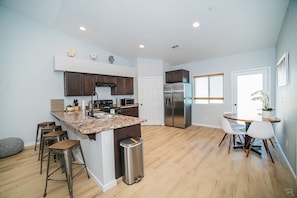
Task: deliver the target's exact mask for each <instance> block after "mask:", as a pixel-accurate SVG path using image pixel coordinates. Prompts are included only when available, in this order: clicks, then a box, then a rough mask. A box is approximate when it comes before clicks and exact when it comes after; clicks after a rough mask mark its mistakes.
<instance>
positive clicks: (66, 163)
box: [43, 140, 90, 198]
mask: <svg viewBox="0 0 297 198" xmlns="http://www.w3.org/2000/svg"><path fill="white" fill-rule="evenodd" d="M78 147H79V151H80V153H81V156H82V160H83V162H82V163H75V164H76V165H80V166H81V168H80V170H79V171H77V172H76V171H75V172H76V173H75V175H73V173H72V165H73V163H72V158H73V155H72V152H73V151H74V150H75V149H78ZM52 154H59V155H61V160H62V164H61V166H60V167H59V168H57V169H56V170H54V171H52V172H51V173H50V172H49V169H50V156H51V155H52ZM61 168H62V169H63V168H64V170H65V176H66V180H59V179H54V178H50V177H51V176H52V175H54V174H55V173H56V172H57V171H58V170H60V169H61ZM83 170H85V171H86V173H87V176H88V178H90V176H89V173H88V170H87V165H86V161H85V158H84V155H83V152H82V148H81V145H80V141H78V140H63V141H60V142H57V143H55V144H53V145H51V146H50V147H49V153H48V162H47V172H46V183H45V189H44V193H43V196H44V197H45V196H46V190H47V185H48V180H55V181H66V182H67V186H68V192H69V196H70V197H71V198H72V197H73V179H74V178H75V177H76V176H78V175H80V174H81V173H82V172H83Z"/></svg>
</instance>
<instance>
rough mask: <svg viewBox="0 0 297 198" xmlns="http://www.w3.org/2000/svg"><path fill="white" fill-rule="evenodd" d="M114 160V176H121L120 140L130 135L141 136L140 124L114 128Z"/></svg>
mask: <svg viewBox="0 0 297 198" xmlns="http://www.w3.org/2000/svg"><path fill="white" fill-rule="evenodd" d="M113 136H114V161H115V178H116V179H117V178H119V177H121V176H123V172H122V162H121V161H122V160H121V155H122V154H121V146H120V142H121V141H122V140H124V139H127V138H130V137H141V126H140V124H137V125H132V126H128V127H124V128H119V129H114V132H113Z"/></svg>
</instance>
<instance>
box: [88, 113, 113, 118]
mask: <svg viewBox="0 0 297 198" xmlns="http://www.w3.org/2000/svg"><path fill="white" fill-rule="evenodd" d="M114 116H115V115H113V114H108V113H94V115H93V116H91V117H93V118H96V119H104V118H112V117H114Z"/></svg>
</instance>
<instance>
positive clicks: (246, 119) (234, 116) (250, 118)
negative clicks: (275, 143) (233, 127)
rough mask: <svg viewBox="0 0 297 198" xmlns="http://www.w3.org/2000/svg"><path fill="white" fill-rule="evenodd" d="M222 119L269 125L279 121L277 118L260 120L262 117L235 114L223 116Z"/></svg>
mask: <svg viewBox="0 0 297 198" xmlns="http://www.w3.org/2000/svg"><path fill="white" fill-rule="evenodd" d="M224 117H225V118H227V119H230V120H237V121H243V122H253V121H268V122H271V123H276V122H280V121H281V120H280V119H279V118H277V117H271V118H262V115H242V114H236V113H227V114H224Z"/></svg>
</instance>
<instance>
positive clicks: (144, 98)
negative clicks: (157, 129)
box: [138, 77, 164, 125]
mask: <svg viewBox="0 0 297 198" xmlns="http://www.w3.org/2000/svg"><path fill="white" fill-rule="evenodd" d="M138 102H139V117H140V118H144V119H147V122H144V123H142V124H143V125H162V123H163V114H164V110H163V80H162V78H161V77H139V78H138Z"/></svg>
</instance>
